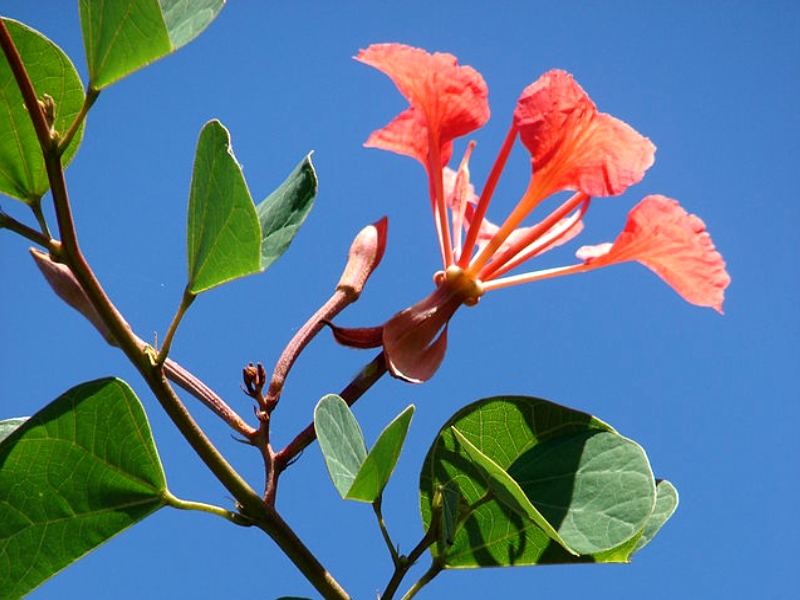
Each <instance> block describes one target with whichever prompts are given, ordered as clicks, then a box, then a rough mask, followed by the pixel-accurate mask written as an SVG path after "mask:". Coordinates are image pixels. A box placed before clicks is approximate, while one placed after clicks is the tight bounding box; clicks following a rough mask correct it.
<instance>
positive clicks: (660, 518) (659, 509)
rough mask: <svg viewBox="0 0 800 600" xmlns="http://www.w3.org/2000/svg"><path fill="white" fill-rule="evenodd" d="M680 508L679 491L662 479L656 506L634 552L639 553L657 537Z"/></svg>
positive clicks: (657, 486) (657, 490) (659, 484)
mask: <svg viewBox="0 0 800 600" xmlns="http://www.w3.org/2000/svg"><path fill="white" fill-rule="evenodd" d="M677 508H678V490H676V489H675V486H674V485H672V484H671V483H670V482H669V481H667V480H665V479H662V480H660V481H658V483H657V484H656V506H655V508H654V509H653V513H652V514H651V515H650V518H649V519H648V520H647V524H646V525H645V527H644V532H643V533H642V537H640V538H639V541H638V542H637V544H636V547H635V548H634V550H633V552H638V551H639V550H641V549H642V548H644V547H645V546H647V544H649V543H650V541H651V540H652V539H653V538H654V537H655V535H656V534H657V533H658V530H659V529H661V527H662V526H663V525H664V523H666V522H667V521H668V520H669V518H670V517H671V516H672V515H673V514H674V513H675V509H677Z"/></svg>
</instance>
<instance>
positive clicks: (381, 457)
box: [346, 406, 414, 502]
mask: <svg viewBox="0 0 800 600" xmlns="http://www.w3.org/2000/svg"><path fill="white" fill-rule="evenodd" d="M413 415H414V407H413V406H409V407H408V408H406V409H405V410H404V411H403V412H401V413H400V414H399V415H398V416H397V417H396V418H395V419H394V420H393V421H392V422H391V423H389V424H388V425H387V426H386V428H385V429H384V430H383V431H382V432H381V434H380V436H379V437H378V439H377V441H376V442H375V445H374V446H373V447H372V449H371V450H370V451H369V454H367V457H366V458H365V459H364V462H363V463H362V464H361V467H360V468H359V470H358V473H357V474H356V478H355V480H354V481H353V483H352V485H351V486H350V489H349V490H348V492H347V494H346V497H347V499H348V500H361V501H362V502H375V501H376V500H377V499H378V498H379V497H380V495H381V494H382V493H383V488H385V487H386V484H387V483H388V482H389V478H390V477H391V476H392V472H393V471H394V467H395V465H396V464H397V459H398V458H400V451H401V450H402V449H403V443H404V442H405V440H406V434H407V433H408V427H409V425H410V424H411V417H412V416H413Z"/></svg>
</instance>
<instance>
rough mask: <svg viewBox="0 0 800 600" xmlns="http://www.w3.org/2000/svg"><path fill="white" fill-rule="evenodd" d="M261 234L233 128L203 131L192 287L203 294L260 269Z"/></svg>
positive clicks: (191, 218)
mask: <svg viewBox="0 0 800 600" xmlns="http://www.w3.org/2000/svg"><path fill="white" fill-rule="evenodd" d="M260 251H261V230H260V229H259V225H258V218H257V217H256V211H255V207H254V206H253V200H252V198H251V196H250V192H249V190H248V189H247V183H245V180H244V175H243V174H242V170H241V167H240V166H239V163H238V162H236V158H235V157H234V155H233V149H232V148H231V139H230V134H229V133H228V130H227V129H225V127H223V126H222V124H221V123H220V122H219V121H209V122H208V123H206V125H205V126H204V127H203V130H202V131H201V132H200V138H199V139H198V141H197V151H196V153H195V159H194V172H193V174H192V187H191V191H190V193H189V211H188V221H187V254H188V264H189V283H188V285H187V289H188V290H189V292H190V293H192V294H199V293H200V292H203V291H206V290H208V289H210V288H213V287H215V286H217V285H220V284H222V283H225V282H226V281H230V280H231V279H236V278H238V277H243V276H244V275H250V274H251V273H256V272H258V271H259V269H260V262H259V257H260Z"/></svg>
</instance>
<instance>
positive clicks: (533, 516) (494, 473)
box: [450, 427, 578, 555]
mask: <svg viewBox="0 0 800 600" xmlns="http://www.w3.org/2000/svg"><path fill="white" fill-rule="evenodd" d="M450 429H451V431H452V432H453V435H455V436H456V440H458V443H459V445H460V446H461V447H462V448H463V449H464V450H466V452H467V454H468V455H469V457H470V458H471V459H472V460H473V461H474V462H475V465H477V467H478V468H479V469H480V470H481V471H483V472H484V474H485V476H486V484H487V487H488V488H489V491H490V492H491V494H492V496H493V497H494V498H495V499H496V500H497V501H498V502H500V503H501V504H503V505H505V506H506V507H507V508H510V509H511V510H513V511H514V512H515V513H517V514H518V515H520V516H523V517H525V518H526V519H529V520H531V521H532V522H533V523H535V524H536V525H538V526H539V528H540V529H541V530H542V531H543V532H544V533H545V535H547V537H549V538H550V539H551V540H553V541H554V542H556V543H557V544H558V545H559V546H561V547H562V548H564V550H566V551H567V552H569V553H570V554H575V555H577V554H578V553H577V552H575V551H574V550H572V549H571V548H570V547H569V546H567V543H566V542H565V541H564V540H563V539H562V538H561V536H560V535H558V532H557V531H556V530H555V529H554V528H553V526H552V525H551V524H550V523H549V522H548V521H547V520H546V519H545V518H544V516H542V513H540V512H539V510H538V509H537V508H536V507H535V506H534V505H533V504H531V501H530V500H529V499H528V497H527V496H526V495H525V492H524V491H522V488H521V487H520V486H519V484H518V483H517V482H516V481H514V479H513V478H512V477H511V475H509V474H508V473H506V471H505V470H503V469H502V468H501V467H500V466H499V465H497V463H495V462H494V461H493V460H492V459H491V458H489V457H488V456H486V455H485V454H484V453H483V452H481V451H480V450H478V449H477V448H476V447H475V446H474V445H473V444H472V443H471V442H470V441H469V440H468V439H467V438H466V437H464V435H463V434H462V433H461V432H459V431H458V429H456V428H455V427H451V428H450Z"/></svg>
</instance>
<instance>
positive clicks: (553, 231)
mask: <svg viewBox="0 0 800 600" xmlns="http://www.w3.org/2000/svg"><path fill="white" fill-rule="evenodd" d="M357 60H359V61H361V62H364V63H366V64H369V65H371V66H373V67H375V68H376V69H378V70H380V71H382V72H384V73H385V74H386V75H388V76H389V77H390V78H391V79H392V81H394V83H395V85H397V88H398V89H399V90H400V93H401V94H403V96H405V98H406V99H407V100H408V102H409V104H410V105H411V106H410V108H409V109H407V110H406V111H404V112H402V113H401V114H400V115H399V116H398V117H397V118H396V119H395V120H393V121H392V122H391V123H389V124H388V125H387V126H386V127H384V128H383V129H380V130H378V131H376V132H375V133H373V134H372V135H371V136H370V138H369V139H368V140H367V143H366V146H370V147H376V148H382V149H385V150H391V151H393V152H397V153H399V154H405V155H407V156H411V157H413V158H415V159H417V160H419V161H420V162H421V163H422V164H423V166H424V167H425V169H426V171H427V173H428V179H429V192H430V197H431V206H432V208H433V212H434V220H435V223H436V232H437V236H438V238H439V246H440V250H441V255H442V262H443V266H444V270H443V271H440V272H439V273H437V274H436V276H435V278H434V281H435V283H436V290H435V291H434V292H433V294H431V295H430V296H428V298H426V299H425V300H423V301H422V302H420V303H418V304H416V305H414V306H412V307H410V308H407V309H406V310H404V311H402V312H400V313H398V314H397V315H395V316H394V317H392V318H391V319H390V320H389V321H388V322H387V323H386V324H385V325H384V326H383V328H382V329H381V330H369V331H371V332H373V333H371V334H370V335H371V336H373V337H375V331H378V332H379V333H380V338H379V339H378V338H376V339H375V341H376V342H379V343H382V345H383V348H384V351H385V353H386V357H387V361H388V364H389V367H390V370H391V372H392V374H393V375H395V376H396V377H400V378H403V379H405V380H407V381H413V382H421V381H425V380H427V379H429V378H430V377H431V376H432V375H433V374H434V373H435V371H436V369H437V368H438V366H439V364H440V363H441V361H442V359H443V358H444V353H445V349H446V346H447V325H448V323H449V320H450V318H451V317H452V316H453V314H454V313H455V311H456V310H457V309H458V308H459V307H460V306H461V305H462V304H466V305H474V304H476V303H477V302H478V300H479V299H480V297H481V296H482V295H483V294H484V293H485V292H487V291H489V290H493V289H497V288H502V287H507V286H510V285H515V284H517V283H523V282H528V281H535V280H537V279H544V278H548V277H554V276H556V275H565V274H568V273H577V272H582V271H588V270H591V269H595V268H599V267H603V266H607V265H611V264H615V263H619V262H625V261H631V260H635V261H638V262H641V263H642V264H644V265H645V266H647V267H648V268H650V269H651V270H652V271H654V272H655V273H656V274H657V275H659V276H660V277H661V278H662V279H663V280H664V281H665V282H666V283H667V284H668V285H670V286H671V287H672V288H673V289H675V291H677V292H678V293H679V294H680V295H681V296H682V297H683V298H685V299H686V300H687V301H689V302H691V303H693V304H697V305H699V306H710V307H713V308H715V309H716V310H717V311H719V312H722V301H723V296H724V291H725V288H726V287H727V286H728V283H729V282H730V278H729V277H728V274H727V272H726V271H725V262H724V261H723V260H722V257H721V256H720V255H719V253H718V252H717V251H716V250H715V248H714V245H713V243H712V242H711V238H710V237H709V235H708V233H706V231H705V226H704V224H703V222H702V221H701V220H700V219H699V218H698V217H696V216H694V215H689V214H687V213H686V211H684V210H683V209H682V208H681V207H680V206H679V205H678V203H677V202H676V201H675V200H670V199H668V198H665V197H663V196H648V197H647V198H645V199H644V200H642V202H640V203H639V204H638V205H637V206H636V207H634V208H633V209H632V210H631V212H630V214H629V217H628V223H627V225H626V226H625V229H624V230H623V232H622V233H621V234H620V235H619V237H618V238H617V239H616V241H615V242H614V243H613V244H601V245H599V246H591V247H590V246H584V247H583V248H581V249H580V250H579V251H578V258H579V259H581V260H582V261H583V262H581V263H579V264H575V265H571V266H567V267H561V268H556V269H548V270H544V271H534V272H530V273H524V274H520V275H511V276H504V275H505V274H506V273H507V272H508V271H510V270H511V269H513V268H515V267H516V266H518V265H519V264H521V263H522V262H524V261H526V260H528V259H529V258H532V257H533V256H536V255H539V254H541V253H543V252H545V251H547V250H549V249H551V248H553V247H555V246H558V245H560V244H563V243H564V242H566V241H569V240H570V239H572V238H573V237H574V236H576V235H577V234H578V233H580V231H581V229H582V218H583V216H584V214H585V213H586V211H587V210H588V208H589V204H590V201H591V198H593V197H598V196H616V195H619V194H621V193H623V192H624V191H625V190H626V189H627V188H628V187H629V186H631V185H633V184H635V183H638V182H639V181H641V179H642V178H643V177H644V173H645V171H646V170H647V169H648V168H649V167H650V166H651V165H652V164H653V160H654V154H655V146H653V144H652V143H651V142H650V140H648V139H647V138H646V137H643V136H642V135H640V134H639V133H637V132H636V131H635V130H634V129H633V128H632V127H630V126H629V125H627V124H626V123H624V122H622V121H620V120H618V119H616V118H614V117H612V116H610V115H608V114H605V113H601V112H598V111H597V108H596V107H595V105H594V103H593V102H592V101H591V100H590V99H589V97H588V95H587V94H586V92H584V91H583V89H582V88H581V87H580V86H579V85H578V84H577V83H576V82H575V81H574V80H573V78H572V76H571V75H570V74H568V73H565V72H564V71H550V72H548V73H545V74H544V75H542V77H540V78H539V80H538V81H536V82H535V83H533V84H531V85H530V86H528V87H527V88H526V89H525V90H524V91H523V93H522V95H521V96H520V98H519V101H518V102H517V107H516V109H515V111H514V118H513V122H512V125H511V128H510V129H509V132H508V135H507V136H506V139H505V142H504V143H503V146H502V147H501V149H500V152H499V154H498V157H497V159H496V160H495V164H494V166H493V167H492V170H491V172H490V173H489V176H488V178H487V181H486V184H485V186H484V188H483V191H482V192H481V194H480V196H477V195H476V194H475V192H474V190H473V188H472V185H471V184H470V182H469V168H468V162H469V157H470V154H471V152H472V149H473V146H474V144H470V145H469V146H468V148H467V151H466V153H465V156H464V158H463V160H462V162H461V165H460V167H459V169H458V171H457V172H454V171H452V170H451V169H449V168H447V163H448V162H449V160H450V158H451V155H452V141H453V139H455V138H457V137H461V136H464V135H466V134H468V133H470V132H471V131H474V130H475V129H478V128H479V127H481V126H482V125H483V124H484V123H485V122H486V121H487V120H488V118H489V106H488V102H487V95H488V91H487V88H486V84H485V83H484V81H483V79H482V78H481V76H480V74H479V73H478V72H477V71H475V70H474V69H472V68H471V67H466V66H459V65H458V63H457V61H456V59H455V57H453V56H451V55H449V54H433V55H431V54H428V53H427V52H425V51H424V50H420V49H417V48H410V47H408V46H403V45H400V44H381V45H375V46H370V47H369V48H367V49H366V50H362V51H361V52H360V53H359V55H358V57H357ZM518 135H519V138H520V141H521V142H522V144H523V145H524V146H525V147H526V148H527V149H528V151H529V152H530V154H531V166H532V175H531V179H530V182H529V183H528V187H527V189H526V190H525V192H524V194H523V195H522V197H521V199H520V200H519V202H518V203H517V205H516V206H515V208H514V209H513V210H512V211H511V213H510V215H509V216H508V217H507V218H506V220H505V221H504V222H503V223H502V224H501V225H500V226H495V225H493V224H491V223H490V222H488V221H487V220H486V219H485V215H486V211H487V209H488V207H489V203H490V201H491V198H492V196H493V194H494V190H495V187H496V185H497V182H498V179H499V177H500V174H501V173H502V171H503V168H504V167H505V163H506V160H507V159H508V156H509V154H510V152H511V149H512V147H513V145H514V142H515V141H516V138H517V136H518ZM562 191H572V192H575V193H574V194H573V195H572V197H571V198H569V199H568V200H566V201H565V202H563V203H562V204H561V206H559V207H558V208H557V209H555V210H554V211H552V212H551V213H550V214H549V215H548V216H546V217H545V218H543V219H542V220H541V221H539V222H538V223H536V224H535V225H532V226H527V227H522V226H521V225H522V222H523V221H524V220H525V218H526V217H527V216H528V215H529V214H530V213H531V212H533V210H534V209H536V208H537V206H539V204H540V203H541V202H542V201H543V200H544V199H546V198H548V197H550V196H552V195H553V194H556V193H558V192H562ZM448 209H449V211H450V213H449V216H448ZM462 229H463V235H462ZM462 239H463V243H462ZM364 331H367V330H364ZM356 337H358V336H357V335H356ZM363 337H364V335H362V336H361V338H363ZM340 338H341V339H343V340H346V339H348V335H347V334H345V333H344V332H340Z"/></svg>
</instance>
